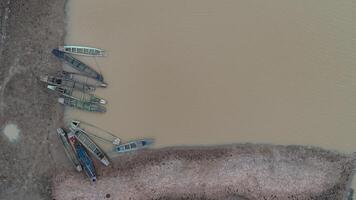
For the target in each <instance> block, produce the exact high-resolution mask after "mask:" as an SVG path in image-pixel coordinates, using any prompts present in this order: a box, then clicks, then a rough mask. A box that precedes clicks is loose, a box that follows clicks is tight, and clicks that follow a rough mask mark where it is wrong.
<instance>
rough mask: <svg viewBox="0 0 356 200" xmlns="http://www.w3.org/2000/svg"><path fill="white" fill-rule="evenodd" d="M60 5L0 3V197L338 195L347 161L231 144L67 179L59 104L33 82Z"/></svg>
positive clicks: (55, 39) (142, 157)
mask: <svg viewBox="0 0 356 200" xmlns="http://www.w3.org/2000/svg"><path fill="white" fill-rule="evenodd" d="M65 4H66V1H65V0H34V1H25V0H16V1H15V0H8V1H1V2H0V28H1V30H0V36H1V37H0V65H1V67H0V129H1V130H3V129H4V127H6V126H7V125H8V124H15V125H16V126H17V127H19V131H20V132H19V138H18V139H17V140H16V141H12V142H10V141H9V140H8V138H6V136H4V134H1V136H0V152H1V154H0V169H1V170H0V199H21V200H22V199H28V200H32V199H33V200H41V199H53V198H54V199H56V200H61V199H65V200H68V199H130V198H131V199H240V200H242V199H250V200H255V199H256V200H260V199H264V200H272V199H274V200H276V199H290V200H292V199H332V200H339V199H340V200H342V199H346V198H347V194H348V192H349V187H350V182H351V180H352V177H353V172H354V169H355V155H344V154H340V153H336V152H331V151H326V150H322V149H319V148H310V147H302V146H273V145H255V144H241V145H230V146H228V145H227V146H218V147H204V148H202V147H185V148H175V147H171V148H163V149H153V150H145V151H141V152H137V153H132V154H124V155H120V156H118V157H116V158H114V159H113V163H114V164H113V166H112V167H111V168H108V169H102V168H100V167H99V166H100V164H97V165H96V166H97V167H98V171H99V177H98V178H99V180H98V182H97V184H96V185H91V184H90V182H89V181H88V180H87V179H86V177H84V175H83V174H76V173H74V170H73V169H72V165H71V163H70V162H69V161H67V158H66V157H65V154H64V151H63V147H62V146H61V144H60V142H59V140H58V139H57V135H56V132H55V130H56V128H57V127H59V126H62V125H63V107H62V106H60V105H58V104H57V102H56V98H55V97H56V96H55V95H54V94H52V93H50V92H47V91H46V90H45V89H44V88H43V84H42V83H40V81H38V77H39V76H40V75H43V74H49V73H53V72H55V71H58V70H60V69H61V68H62V65H61V63H60V62H59V61H58V60H57V59H56V58H55V57H53V56H52V55H51V50H52V48H53V47H57V46H59V45H61V44H63V41H64V36H65V31H64V30H65Z"/></svg>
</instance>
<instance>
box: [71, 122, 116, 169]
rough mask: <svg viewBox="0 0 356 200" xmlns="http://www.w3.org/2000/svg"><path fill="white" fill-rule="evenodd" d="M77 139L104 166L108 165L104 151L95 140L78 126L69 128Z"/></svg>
mask: <svg viewBox="0 0 356 200" xmlns="http://www.w3.org/2000/svg"><path fill="white" fill-rule="evenodd" d="M70 129H71V131H72V133H73V134H74V135H75V137H76V138H77V140H78V141H79V142H80V143H81V144H82V145H83V146H84V147H85V148H86V149H87V150H88V151H89V152H90V153H91V154H93V155H94V157H95V158H96V159H98V160H99V161H100V162H101V163H102V164H104V165H105V166H109V164H110V162H109V159H108V158H107V157H106V156H105V154H104V151H103V150H101V149H100V148H99V146H98V145H96V144H95V142H94V141H93V140H92V139H90V137H89V136H88V135H87V134H86V133H85V131H84V130H83V129H80V128H73V127H71V128H70Z"/></svg>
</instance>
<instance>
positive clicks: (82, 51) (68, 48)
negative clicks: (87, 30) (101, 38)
mask: <svg viewBox="0 0 356 200" xmlns="http://www.w3.org/2000/svg"><path fill="white" fill-rule="evenodd" d="M58 49H59V50H60V51H63V52H65V53H70V54H75V55H80V56H105V54H104V52H105V51H104V50H103V49H99V48H95V47H86V46H73V45H65V46H60V47H58Z"/></svg>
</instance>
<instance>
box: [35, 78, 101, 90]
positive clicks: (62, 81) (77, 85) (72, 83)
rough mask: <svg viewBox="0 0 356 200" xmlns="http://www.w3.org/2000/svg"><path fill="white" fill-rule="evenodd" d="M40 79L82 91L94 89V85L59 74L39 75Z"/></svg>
mask: <svg viewBox="0 0 356 200" xmlns="http://www.w3.org/2000/svg"><path fill="white" fill-rule="evenodd" d="M40 80H41V81H42V82H45V83H47V84H50V85H54V86H61V87H66V88H73V89H77V90H80V91H83V92H94V91H95V89H96V87H95V86H94V85H88V84H86V83H82V82H79V81H76V80H74V79H66V78H64V77H61V76H59V77H57V76H41V77H40Z"/></svg>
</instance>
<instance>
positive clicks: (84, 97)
mask: <svg viewBox="0 0 356 200" xmlns="http://www.w3.org/2000/svg"><path fill="white" fill-rule="evenodd" d="M47 88H48V89H50V90H53V91H56V92H57V93H59V94H60V95H63V96H65V97H69V98H73V99H77V100H79V101H83V102H90V103H100V104H106V100H105V99H102V98H100V97H97V96H95V95H94V94H90V93H84V92H81V91H76V90H73V88H66V87H61V86H54V85H47Z"/></svg>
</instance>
